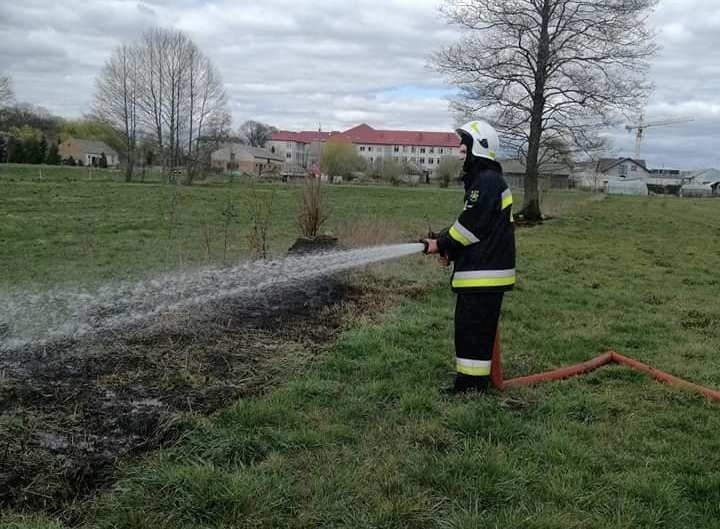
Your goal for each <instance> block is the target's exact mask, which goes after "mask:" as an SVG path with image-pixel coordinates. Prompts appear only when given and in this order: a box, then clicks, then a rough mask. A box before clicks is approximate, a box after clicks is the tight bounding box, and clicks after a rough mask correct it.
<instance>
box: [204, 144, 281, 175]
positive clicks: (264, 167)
mask: <svg viewBox="0 0 720 529" xmlns="http://www.w3.org/2000/svg"><path fill="white" fill-rule="evenodd" d="M282 165H283V158H282V157H281V156H280V155H277V154H275V153H273V152H271V150H270V149H261V148H260V147H251V146H249V145H243V144H241V143H226V144H224V145H223V146H222V147H220V148H219V149H217V150H215V151H213V152H212V154H210V166H211V167H212V168H213V169H215V170H217V171H221V172H232V171H239V172H243V173H247V174H251V175H257V176H262V175H264V174H268V173H278V172H280V169H281V168H282Z"/></svg>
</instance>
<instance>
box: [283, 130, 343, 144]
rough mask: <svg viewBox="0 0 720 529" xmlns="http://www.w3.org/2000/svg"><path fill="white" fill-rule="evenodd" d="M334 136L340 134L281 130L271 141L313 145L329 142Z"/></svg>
mask: <svg viewBox="0 0 720 529" xmlns="http://www.w3.org/2000/svg"><path fill="white" fill-rule="evenodd" d="M332 134H339V133H338V132H321V131H318V130H315V131H312V130H306V131H303V132H291V131H289V130H279V131H277V132H274V133H273V134H272V136H270V140H271V141H294V142H297V143H313V142H316V141H327V140H328V138H330V136H331V135H332Z"/></svg>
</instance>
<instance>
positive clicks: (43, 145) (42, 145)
mask: <svg viewBox="0 0 720 529" xmlns="http://www.w3.org/2000/svg"><path fill="white" fill-rule="evenodd" d="M47 152H48V142H47V138H46V137H45V136H43V137H42V138H41V139H40V141H39V142H36V146H35V150H34V152H33V161H32V163H45V158H46V157H47Z"/></svg>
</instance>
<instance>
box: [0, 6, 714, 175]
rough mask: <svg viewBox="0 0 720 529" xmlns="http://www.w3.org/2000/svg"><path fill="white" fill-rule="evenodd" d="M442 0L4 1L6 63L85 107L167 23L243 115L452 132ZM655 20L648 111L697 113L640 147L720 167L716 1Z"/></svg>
mask: <svg viewBox="0 0 720 529" xmlns="http://www.w3.org/2000/svg"><path fill="white" fill-rule="evenodd" d="M441 1H442V0H354V1H352V2H338V1H334V0H324V1H320V0H317V1H316V0H263V1H262V2H258V1H249V0H214V1H206V0H174V1H171V0H142V1H131V0H63V2H57V1H55V0H23V1H21V2H14V1H10V0H0V43H1V45H0V73H4V74H8V75H10V76H11V77H12V79H13V82H14V86H15V92H16V99H17V100H18V101H22V102H28V103H32V104H35V105H40V106H43V107H45V108H47V109H48V110H50V111H51V112H52V113H54V114H58V115H61V116H65V117H79V116H81V115H82V114H83V113H84V112H86V111H87V110H88V108H89V105H90V102H91V101H92V97H93V91H94V80H95V77H96V75H97V74H98V72H99V71H100V69H101V68H102V65H103V63H104V62H105V61H106V60H107V58H108V57H109V55H110V54H111V52H112V50H113V49H114V48H115V47H116V46H118V45H120V44H122V43H126V42H132V41H133V40H135V39H137V38H138V37H139V36H140V35H141V34H142V32H143V31H145V30H146V29H148V28H151V27H154V26H163V27H171V28H176V29H180V30H183V31H185V32H187V33H188V34H189V35H190V37H191V38H192V39H193V40H194V41H195V42H196V43H197V44H198V46H199V47H200V48H201V49H202V50H203V52H204V53H205V54H206V55H207V56H209V57H210V58H211V60H212V61H213V63H214V64H215V66H216V67H217V68H218V70H219V71H220V73H221V75H222V78H223V81H224V83H225V86H226V90H227V93H228V96H229V102H230V109H231V111H232V114H233V122H234V125H235V126H238V125H240V124H241V123H242V122H243V121H245V120H247V119H255V120H259V121H263V122H266V123H269V124H271V125H274V126H276V127H278V128H281V129H288V130H308V129H312V130H315V129H317V128H318V127H322V129H323V130H343V129H345V128H348V127H351V126H353V125H356V124H359V123H362V122H365V123H368V124H369V125H371V126H373V127H376V128H387V129H412V130H438V131H444V130H452V128H453V126H454V124H455V117H454V115H453V114H452V112H451V111H450V108H449V98H451V97H452V95H453V93H454V89H453V87H452V86H449V85H447V84H446V82H445V79H443V78H442V76H441V75H439V74H438V73H437V72H435V71H433V70H432V69H431V68H430V67H429V66H428V65H429V57H430V56H431V54H432V53H433V52H434V51H436V50H438V49H440V48H442V47H443V46H445V45H447V44H450V43H452V42H454V41H456V40H457V39H458V37H459V35H460V34H459V30H458V29H457V28H455V27H452V26H449V25H447V24H446V23H445V21H444V19H443V17H442V16H441V15H440V13H439V11H438V7H439V5H440V3H441ZM651 24H652V26H653V28H654V29H655V30H656V31H657V33H658V37H657V42H658V44H660V46H661V51H660V52H659V54H658V55H657V56H656V57H655V58H654V59H653V61H652V69H651V73H650V75H651V79H652V80H653V82H654V83H655V87H656V88H655V90H654V92H653V94H652V96H651V98H650V101H649V104H648V107H647V109H646V114H647V121H650V122H652V121H656V120H667V119H693V121H690V122H687V123H683V124H679V125H673V126H667V127H657V128H649V129H647V133H646V139H645V142H644V144H643V151H642V157H643V158H645V159H647V160H648V164H649V165H650V166H651V167H653V168H662V167H667V168H671V167H672V168H682V169H693V168H700V167H720V151H719V150H718V142H717V140H716V138H717V136H718V133H720V2H718V1H717V0H713V1H711V2H708V1H707V0H660V4H659V6H658V9H657V10H656V12H655V14H654V15H653V16H652V19H651ZM638 114H639V112H638ZM480 117H481V116H480ZM609 135H610V137H611V139H612V145H613V149H612V151H611V152H610V153H608V155H610V156H632V155H633V153H634V149H635V137H634V135H633V134H632V133H630V132H627V131H625V130H624V129H617V130H614V131H609Z"/></svg>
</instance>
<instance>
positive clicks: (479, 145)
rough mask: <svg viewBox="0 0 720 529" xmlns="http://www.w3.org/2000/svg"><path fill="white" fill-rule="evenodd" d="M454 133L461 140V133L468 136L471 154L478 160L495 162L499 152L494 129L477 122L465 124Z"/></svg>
mask: <svg viewBox="0 0 720 529" xmlns="http://www.w3.org/2000/svg"><path fill="white" fill-rule="evenodd" d="M455 133H456V134H457V135H458V136H460V137H461V138H462V135H463V133H464V134H467V135H469V136H470V137H471V138H472V140H473V142H472V154H473V155H474V156H477V157H478V158H487V159H489V160H495V158H497V153H498V151H499V150H500V140H499V139H498V134H497V131H495V129H494V128H493V127H492V126H490V124H489V123H487V122H485V121H482V120H478V121H470V122H468V123H465V125H463V126H462V127H460V128H459V129H456V130H455Z"/></svg>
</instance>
